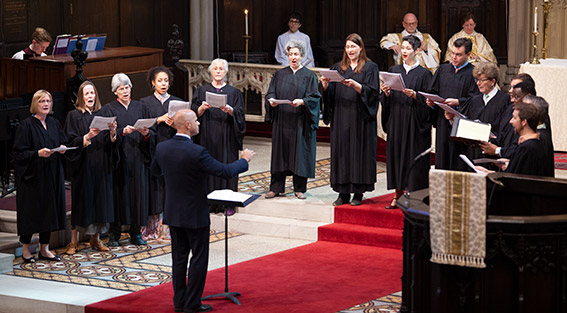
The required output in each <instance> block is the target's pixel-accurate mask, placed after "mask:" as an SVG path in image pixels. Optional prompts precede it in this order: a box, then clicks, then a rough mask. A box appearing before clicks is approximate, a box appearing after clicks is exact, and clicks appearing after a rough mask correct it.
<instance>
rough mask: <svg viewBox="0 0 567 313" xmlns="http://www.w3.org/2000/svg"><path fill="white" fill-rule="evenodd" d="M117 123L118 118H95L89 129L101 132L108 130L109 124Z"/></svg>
mask: <svg viewBox="0 0 567 313" xmlns="http://www.w3.org/2000/svg"><path fill="white" fill-rule="evenodd" d="M114 121H116V116H111V117H105V116H95V117H94V118H93V120H92V122H91V125H89V128H98V129H100V130H106V129H109V128H108V124H110V123H114Z"/></svg>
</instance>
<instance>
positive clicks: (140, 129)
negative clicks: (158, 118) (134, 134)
mask: <svg viewBox="0 0 567 313" xmlns="http://www.w3.org/2000/svg"><path fill="white" fill-rule="evenodd" d="M136 130H137V131H139V132H140V134H142V135H143V136H144V137H146V136H147V135H148V134H149V133H150V130H149V129H148V128H147V127H144V128H138V129H136Z"/></svg>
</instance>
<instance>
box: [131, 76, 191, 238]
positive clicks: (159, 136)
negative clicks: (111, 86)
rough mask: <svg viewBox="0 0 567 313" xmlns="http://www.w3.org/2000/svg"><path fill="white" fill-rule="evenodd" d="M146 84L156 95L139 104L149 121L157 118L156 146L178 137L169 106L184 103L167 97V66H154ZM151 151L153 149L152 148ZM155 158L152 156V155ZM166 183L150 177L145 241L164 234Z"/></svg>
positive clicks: (159, 178) (144, 232) (169, 96)
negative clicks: (144, 107)
mask: <svg viewBox="0 0 567 313" xmlns="http://www.w3.org/2000/svg"><path fill="white" fill-rule="evenodd" d="M147 81H148V83H149V84H150V86H151V88H152V90H153V91H154V92H153V94H151V95H149V96H147V97H145V98H142V99H140V102H142V103H144V104H145V105H146V106H147V110H148V112H149V114H150V117H157V122H156V125H155V126H154V127H153V129H154V130H155V132H156V140H155V144H156V145H157V144H158V143H160V142H162V141H165V140H167V139H169V138H171V137H173V136H174V135H175V133H176V131H175V128H173V127H172V125H173V118H172V117H170V116H169V115H168V113H167V112H168V110H169V102H170V101H171V100H181V99H180V98H178V97H176V96H173V95H170V94H169V93H168V90H169V87H171V84H172V83H173V73H171V71H170V70H169V69H168V68H166V67H164V66H155V67H152V68H151V69H150V70H149V71H148V76H147ZM151 148H152V151H153V148H154V147H151ZM152 155H153V153H152ZM164 188H165V186H164V181H163V177H161V176H153V175H150V181H149V190H150V194H149V196H150V206H149V213H148V214H149V216H150V218H149V220H148V224H147V226H144V227H142V229H141V232H142V237H143V238H144V239H148V238H151V239H158V238H159V237H160V235H161V232H162V226H161V219H160V214H161V213H162V212H163V206H164V205H165V193H164V190H165V189H164Z"/></svg>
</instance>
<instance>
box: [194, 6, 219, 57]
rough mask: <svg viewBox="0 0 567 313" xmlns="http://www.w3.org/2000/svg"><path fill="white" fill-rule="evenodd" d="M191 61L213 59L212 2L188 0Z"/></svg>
mask: <svg viewBox="0 0 567 313" xmlns="http://www.w3.org/2000/svg"><path fill="white" fill-rule="evenodd" d="M190 1H191V3H190V38H191V40H190V42H191V47H190V51H191V59H194V60H211V59H212V58H213V42H214V38H213V21H214V14H213V13H214V10H213V1H210V0H190Z"/></svg>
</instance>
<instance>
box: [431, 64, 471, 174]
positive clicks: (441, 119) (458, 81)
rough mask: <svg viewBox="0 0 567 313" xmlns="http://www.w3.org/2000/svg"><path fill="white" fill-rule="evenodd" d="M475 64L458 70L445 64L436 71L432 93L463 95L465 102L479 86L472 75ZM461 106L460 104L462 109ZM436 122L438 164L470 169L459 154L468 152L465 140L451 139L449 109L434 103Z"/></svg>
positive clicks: (460, 102) (462, 101) (440, 166)
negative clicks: (446, 113) (463, 144)
mask: <svg viewBox="0 0 567 313" xmlns="http://www.w3.org/2000/svg"><path fill="white" fill-rule="evenodd" d="M472 70H473V66H472V64H470V63H469V64H467V65H466V66H465V67H463V68H462V69H460V70H459V71H458V72H457V73H455V68H454V67H453V65H452V64H451V63H445V64H441V66H439V69H437V71H436V72H435V75H433V80H432V82H431V88H430V91H429V92H430V93H433V94H438V95H439V96H441V97H442V98H445V99H446V98H456V99H459V104H460V105H461V106H462V105H463V104H464V103H465V102H467V100H468V99H469V98H470V97H472V96H473V95H474V94H477V93H478V87H477V85H476V82H475V79H474V77H473V75H472ZM458 109H459V108H457V110H458ZM432 116H433V126H434V127H435V129H436V133H435V168H437V169H446V170H461V171H467V170H468V166H467V165H466V163H465V162H463V161H462V160H461V158H460V157H459V154H461V153H464V152H465V151H463V149H462V147H463V146H462V144H460V143H457V142H454V141H451V140H450V139H449V135H450V134H451V128H452V126H451V123H450V122H449V121H448V120H447V119H446V118H445V111H443V109H441V108H439V107H438V106H434V107H433V115H432Z"/></svg>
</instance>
